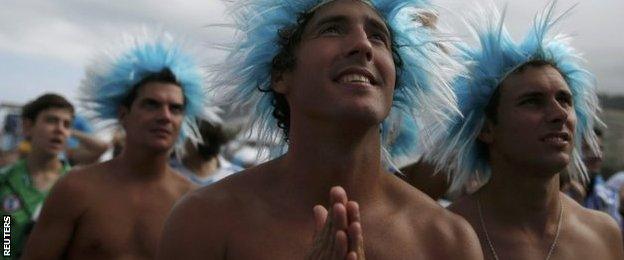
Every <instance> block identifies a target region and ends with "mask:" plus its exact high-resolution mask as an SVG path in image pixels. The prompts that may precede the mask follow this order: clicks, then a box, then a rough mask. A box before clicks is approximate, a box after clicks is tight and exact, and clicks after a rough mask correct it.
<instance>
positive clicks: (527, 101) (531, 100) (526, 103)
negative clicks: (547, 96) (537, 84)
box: [520, 97, 540, 105]
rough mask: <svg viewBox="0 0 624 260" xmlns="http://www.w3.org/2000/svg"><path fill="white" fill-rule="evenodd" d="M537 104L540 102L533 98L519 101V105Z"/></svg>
mask: <svg viewBox="0 0 624 260" xmlns="http://www.w3.org/2000/svg"><path fill="white" fill-rule="evenodd" d="M539 104H540V100H539V99H538V98H535V97H531V98H526V99H523V100H522V101H520V105H539Z"/></svg>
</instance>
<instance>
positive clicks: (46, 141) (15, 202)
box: [0, 94, 74, 259]
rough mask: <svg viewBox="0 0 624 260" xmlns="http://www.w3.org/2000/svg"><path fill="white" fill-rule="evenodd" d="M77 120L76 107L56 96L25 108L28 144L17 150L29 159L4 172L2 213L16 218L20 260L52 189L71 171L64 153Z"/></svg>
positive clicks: (13, 246)
mask: <svg viewBox="0 0 624 260" xmlns="http://www.w3.org/2000/svg"><path fill="white" fill-rule="evenodd" d="M73 118H74V107H73V105H72V104H71V103H69V101H67V100H66V99H65V98H64V97H62V96H59V95H56V94H45V95H42V96H40V97H38V98H37V99H35V100H34V101H32V102H30V103H28V104H26V105H25V106H24V107H23V109H22V114H21V122H22V133H23V135H24V139H25V140H27V142H21V143H20V144H18V145H17V146H18V147H17V149H16V150H17V151H18V152H19V153H23V154H25V158H23V159H19V160H17V161H16V162H15V163H13V164H12V165H10V166H7V167H5V168H4V169H3V170H1V171H0V203H2V204H1V205H2V207H1V208H0V213H2V214H3V215H11V216H12V217H13V219H12V223H11V249H12V250H13V251H12V253H13V256H17V257H16V259H17V258H19V256H20V255H21V252H22V248H23V246H24V244H25V242H26V239H27V237H28V235H29V233H30V231H31V229H32V227H33V226H34V223H35V222H36V221H37V220H38V217H39V212H40V210H41V205H42V204H43V201H44V200H45V198H46V197H47V195H48V192H49V190H50V189H51V188H52V186H53V185H54V184H55V183H56V181H57V180H58V179H59V178H61V176H63V175H65V174H66V173H67V172H68V171H69V168H70V166H69V164H67V163H66V162H64V161H62V160H61V154H62V153H63V151H64V150H65V145H66V143H67V139H68V138H69V137H70V135H71V124H72V120H73ZM12 122H13V121H11V124H12ZM5 126H6V123H5ZM12 127H17V126H15V125H13V126H12ZM5 130H7V128H6V127H5ZM9 130H11V129H9ZM8 132H9V133H11V131H8ZM5 133H6V132H5Z"/></svg>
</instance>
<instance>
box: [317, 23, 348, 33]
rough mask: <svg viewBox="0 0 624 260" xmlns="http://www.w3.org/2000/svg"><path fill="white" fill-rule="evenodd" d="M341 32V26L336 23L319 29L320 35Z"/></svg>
mask: <svg viewBox="0 0 624 260" xmlns="http://www.w3.org/2000/svg"><path fill="white" fill-rule="evenodd" d="M342 33H343V30H342V28H340V26H338V25H336V24H330V25H327V26H324V27H322V28H321V30H320V31H319V34H320V35H340V34H342Z"/></svg>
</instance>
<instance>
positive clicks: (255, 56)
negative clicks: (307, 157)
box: [210, 0, 462, 162]
mask: <svg viewBox="0 0 624 260" xmlns="http://www.w3.org/2000/svg"><path fill="white" fill-rule="evenodd" d="M361 1H362V2H364V3H366V4H369V5H371V6H372V7H373V8H374V9H376V11H377V12H378V13H379V14H380V15H381V16H382V18H383V19H385V21H386V23H387V25H388V27H389V28H390V30H391V32H392V36H393V39H392V42H393V46H395V48H394V50H395V54H397V55H398V56H399V57H398V58H400V61H401V62H400V63H401V66H397V82H396V86H395V93H394V97H393V103H392V111H396V110H401V111H400V112H398V113H405V114H406V115H409V116H410V117H412V118H413V122H414V124H415V125H416V126H417V129H419V130H421V131H420V132H419V133H418V138H417V139H418V141H419V143H414V144H413V145H415V146H418V147H419V149H426V147H425V145H427V144H432V142H431V141H430V139H433V138H434V137H435V136H436V134H438V133H439V132H440V131H437V130H438V127H425V126H429V125H431V126H434V125H435V126H439V127H444V126H445V125H447V122H449V121H448V120H449V119H450V118H451V117H452V115H456V114H459V111H458V110H457V105H456V100H455V97H454V95H453V93H452V90H451V84H450V83H451V81H452V79H453V78H454V76H455V75H456V74H457V73H458V72H459V71H462V66H461V65H460V64H459V63H458V62H457V61H456V60H455V59H453V58H452V57H450V56H449V55H448V54H447V53H446V52H445V51H444V50H443V49H442V48H440V45H439V43H440V42H441V41H445V40H447V39H445V37H444V36H443V35H441V34H439V33H437V32H436V31H435V30H433V29H432V28H431V27H428V26H425V25H424V24H423V23H422V22H419V21H418V19H417V17H420V16H421V14H419V12H423V11H428V10H431V9H432V6H431V4H430V3H429V1H426V0H370V1H368V0H361ZM331 2H333V1H332V0H329V1H328V0H323V1H319V0H238V1H236V2H235V3H233V4H231V5H230V6H229V14H231V17H232V18H233V25H232V27H233V28H235V29H236V30H237V31H238V32H237V37H236V38H235V41H234V43H233V44H232V45H229V46H227V47H228V48H227V50H228V53H229V55H228V56H227V57H226V59H225V60H224V61H223V63H220V64H218V66H215V71H213V72H214V75H215V76H214V77H212V80H211V84H210V85H211V87H212V88H213V90H214V92H215V93H218V94H219V97H220V98H218V100H221V101H222V102H225V103H227V104H235V105H236V106H238V107H245V108H252V115H251V120H250V124H251V126H252V127H251V129H254V131H252V134H253V135H257V137H258V138H259V140H263V142H264V143H279V144H280V145H279V147H280V148H281V149H279V151H277V152H275V151H274V152H273V153H272V156H273V157H275V156H277V155H280V154H282V153H284V152H285V151H286V149H287V144H286V142H285V139H284V137H283V136H282V133H281V131H280V129H279V128H278V122H277V120H276V119H275V118H274V117H273V107H272V102H274V100H275V96H274V95H273V94H272V93H271V92H270V91H260V90H270V89H271V72H272V65H273V64H272V63H273V60H274V58H275V57H276V55H278V54H279V53H280V51H281V50H282V47H281V46H280V42H281V40H282V38H281V37H280V32H282V31H285V30H289V29H293V28H298V27H299V26H301V24H299V18H300V17H302V16H303V15H304V14H310V13H311V12H314V11H315V10H317V9H318V8H319V7H321V6H323V5H325V4H328V3H331ZM395 58H397V57H396V55H395ZM398 63H399V61H397V59H395V64H398ZM394 118H398V119H400V117H394ZM389 120H390V119H386V120H385V121H384V122H383V128H384V132H385V133H390V132H393V131H392V130H393V129H392V128H394V127H396V126H397V125H398V124H395V123H393V122H390V121H389ZM386 130H387V131H386ZM382 142H383V143H384V147H383V148H384V149H383V151H384V159H385V160H386V162H389V161H388V159H391V158H389V155H388V153H387V149H385V148H386V147H387V144H388V140H387V138H385V137H384V141H382Z"/></svg>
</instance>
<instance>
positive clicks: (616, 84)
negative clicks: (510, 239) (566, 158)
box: [0, 0, 624, 103]
mask: <svg viewBox="0 0 624 260" xmlns="http://www.w3.org/2000/svg"><path fill="white" fill-rule="evenodd" d="M508 2H509V4H508V15H507V17H508V19H507V21H508V25H509V27H510V30H511V32H512V34H513V35H514V36H515V37H516V38H518V37H519V36H521V34H522V33H523V32H524V31H526V29H527V26H528V25H529V22H530V21H531V18H532V16H533V15H534V14H535V12H536V11H538V10H539V9H541V8H542V7H543V6H544V5H545V3H546V1H542V0H523V1H511V0H510V1H508ZM575 2H576V1H572V0H561V1H559V7H560V9H561V8H567V7H570V6H572V5H573V4H574V3H575ZM434 3H437V4H438V5H440V6H441V7H443V8H444V9H445V10H442V11H441V14H442V16H441V18H440V21H441V22H442V23H445V22H448V23H449V25H451V26H454V27H457V26H456V25H457V23H455V22H454V21H453V20H452V19H451V18H450V17H451V16H450V15H449V13H450V12H454V11H453V10H464V9H465V8H466V6H467V5H471V4H472V3H474V1H467V0H461V1H460V0H437V1H436V0H434ZM497 3H501V2H497ZM501 6H502V5H501ZM223 13H224V7H223V4H222V3H221V1H218V0H172V1H166V2H165V1H148V0H133V1H125V0H107V1H95V0H63V1H60V0H9V1H3V3H2V8H1V9H0V78H2V81H1V82H0V89H1V91H2V95H1V96H0V102H14V103H23V102H26V101H28V100H30V99H32V98H34V97H36V96H37V95H40V94H42V93H44V92H48V91H53V92H58V93H62V94H64V95H66V96H67V97H69V98H70V99H71V100H73V101H76V98H77V88H78V86H79V85H80V80H81V78H82V76H83V73H84V66H85V64H87V63H88V62H89V59H90V57H91V56H92V55H93V54H94V53H95V52H96V51H97V50H98V49H99V48H103V47H107V46H109V45H108V43H109V42H110V40H111V39H115V38H116V37H118V36H119V35H120V33H121V32H123V31H125V30H127V29H128V28H133V29H136V28H139V27H140V26H142V25H144V24H148V25H150V26H153V25H156V26H158V27H160V28H163V29H165V30H167V31H170V32H172V33H174V34H176V35H180V36H183V37H184V38H185V39H187V41H188V42H189V43H191V45H193V46H195V47H196V48H200V49H203V50H205V51H202V52H203V53H204V54H203V55H205V57H202V60H205V62H206V63H209V61H211V60H214V58H213V57H218V56H219V54H218V53H216V52H214V51H211V50H210V49H209V48H208V45H209V43H210V42H223V41H227V38H228V36H229V35H231V34H230V33H229V32H228V31H225V30H224V29H215V28H206V25H208V24H215V23H224V22H227V20H226V19H225V18H224V15H223ZM622 25H624V1H621V0H592V1H583V2H581V3H580V5H579V6H578V7H577V8H576V9H575V11H574V12H573V14H572V16H570V17H569V18H568V19H566V20H565V21H564V23H563V26H562V27H563V29H564V31H565V32H566V33H572V34H573V35H574V36H575V39H574V41H573V44H574V45H575V46H576V48H577V49H579V50H580V51H582V52H583V53H585V58H586V59H587V61H588V64H589V68H590V69H591V70H592V71H593V72H594V73H595V74H596V75H597V78H598V82H599V90H600V91H601V92H606V93H617V94H624V87H622V86H621V85H622V83H624V36H622V35H621V33H620V32H621V31H622V28H621V26H622ZM457 28H461V27H457Z"/></svg>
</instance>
